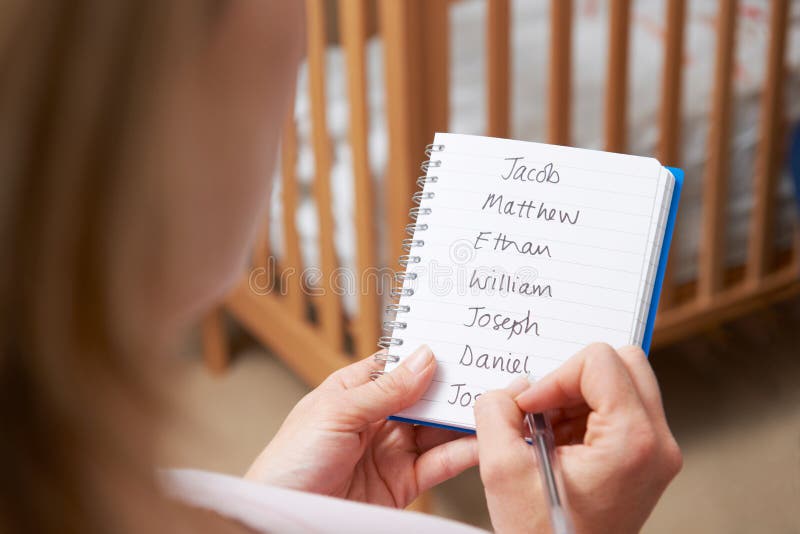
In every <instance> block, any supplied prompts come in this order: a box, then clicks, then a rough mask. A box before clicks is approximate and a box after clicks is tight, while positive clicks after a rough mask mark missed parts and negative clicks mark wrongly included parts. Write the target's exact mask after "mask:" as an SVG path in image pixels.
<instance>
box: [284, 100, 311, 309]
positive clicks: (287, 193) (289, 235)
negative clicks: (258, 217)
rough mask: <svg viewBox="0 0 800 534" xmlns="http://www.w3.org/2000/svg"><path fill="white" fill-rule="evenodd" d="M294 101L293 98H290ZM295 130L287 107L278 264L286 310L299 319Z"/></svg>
mask: <svg viewBox="0 0 800 534" xmlns="http://www.w3.org/2000/svg"><path fill="white" fill-rule="evenodd" d="M292 102H294V99H292ZM296 167H297V132H296V130H295V124H294V107H293V106H292V109H290V110H289V113H288V114H287V116H286V122H285V123H284V126H283V137H282V139H281V208H282V214H281V215H282V223H283V242H284V254H285V257H284V259H283V265H281V267H282V269H281V284H283V287H282V288H281V289H282V291H283V292H284V295H285V296H284V299H285V303H286V310H287V312H288V313H289V315H290V316H291V317H293V318H295V319H302V318H303V315H304V312H305V310H304V309H303V308H304V302H305V299H304V296H303V280H302V274H301V273H302V272H303V260H302V258H301V256H300V237H299V236H298V234H297V225H296V223H295V215H296V214H297V203H298V202H297V198H298V192H297V172H296Z"/></svg>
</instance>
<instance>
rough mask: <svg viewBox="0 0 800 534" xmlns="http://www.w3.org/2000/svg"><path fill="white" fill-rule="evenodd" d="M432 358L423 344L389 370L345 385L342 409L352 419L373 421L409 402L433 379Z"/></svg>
mask: <svg viewBox="0 0 800 534" xmlns="http://www.w3.org/2000/svg"><path fill="white" fill-rule="evenodd" d="M435 370H436V360H435V359H434V357H433V353H432V352H431V349H430V347H428V346H427V345H423V346H421V347H419V348H418V349H417V350H415V351H414V352H412V353H411V354H410V355H409V356H407V357H406V358H405V359H404V360H403V362H402V363H401V365H400V366H399V367H396V368H395V369H393V370H392V372H391V373H386V374H384V375H381V376H380V377H379V378H378V379H377V380H372V381H369V382H367V383H366V384H362V385H360V386H357V387H354V388H352V389H348V390H346V391H345V395H344V399H343V400H344V409H345V410H346V412H347V415H349V416H350V417H352V418H353V420H354V421H355V422H356V423H360V424H365V423H373V422H375V421H379V420H381V419H384V418H386V417H388V416H390V415H392V414H394V413H397V412H400V411H402V410H404V409H405V408H408V407H409V406H411V405H413V404H414V403H415V402H417V401H418V400H419V398H420V397H422V394H423V393H425V390H426V389H428V386H429V385H430V383H431V380H432V379H433V373H434V371H435Z"/></svg>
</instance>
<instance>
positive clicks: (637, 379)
mask: <svg viewBox="0 0 800 534" xmlns="http://www.w3.org/2000/svg"><path fill="white" fill-rule="evenodd" d="M617 353H618V354H619V357H620V358H621V359H622V362H623V363H624V364H625V366H626V367H627V368H628V374H629V375H630V377H631V380H632V381H633V385H634V387H636V390H637V392H638V393H639V398H641V399H642V403H643V404H644V407H645V410H647V413H648V414H649V415H650V417H651V418H652V419H653V420H654V421H659V423H660V422H663V423H664V424H666V417H665V416H664V405H663V403H662V402H661V390H660V388H659V387H658V380H656V375H655V373H654V372H653V368H652V367H651V366H650V362H648V361H647V356H646V355H645V353H644V351H643V350H642V349H641V348H639V347H635V346H633V345H628V346H626V347H622V348H620V349H618V350H617Z"/></svg>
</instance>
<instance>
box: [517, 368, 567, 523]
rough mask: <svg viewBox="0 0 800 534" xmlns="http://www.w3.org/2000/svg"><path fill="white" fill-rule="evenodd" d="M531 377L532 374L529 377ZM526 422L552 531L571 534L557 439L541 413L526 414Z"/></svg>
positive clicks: (530, 378) (547, 419) (545, 416)
mask: <svg viewBox="0 0 800 534" xmlns="http://www.w3.org/2000/svg"><path fill="white" fill-rule="evenodd" d="M528 379H529V380H531V381H532V380H533V379H532V377H530V376H529V377H528ZM525 422H526V423H527V425H528V429H529V430H530V433H531V445H532V446H533V447H534V449H535V450H536V458H537V459H538V461H539V473H540V474H541V476H542V488H543V490H544V494H545V498H546V499H547V505H548V510H549V512H550V525H551V526H552V529H553V534H574V532H575V529H574V527H573V525H572V520H571V519H570V516H569V511H568V509H567V502H566V493H565V492H564V480H563V478H562V476H561V469H560V466H559V465H558V458H557V457H556V442H555V436H554V435H553V427H552V426H551V425H550V420H549V418H548V417H547V415H546V414H544V413H528V414H525Z"/></svg>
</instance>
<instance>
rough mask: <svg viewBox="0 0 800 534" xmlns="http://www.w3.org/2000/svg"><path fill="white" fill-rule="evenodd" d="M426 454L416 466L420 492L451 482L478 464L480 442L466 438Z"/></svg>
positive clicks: (439, 446) (433, 449)
mask: <svg viewBox="0 0 800 534" xmlns="http://www.w3.org/2000/svg"><path fill="white" fill-rule="evenodd" d="M461 436H462V437H461V438H458V439H455V440H452V441H448V442H447V443H443V444H441V445H437V446H436V447H433V448H432V449H430V450H428V451H426V452H424V453H423V454H422V455H420V457H419V458H417V461H416V462H415V464H414V472H415V474H416V477H417V487H418V488H419V491H420V492H423V491H425V490H428V489H430V488H432V487H433V486H436V485H438V484H441V483H442V482H444V481H445V480H450V479H451V478H453V477H454V476H456V475H458V474H460V473H461V472H463V471H464V470H465V469H467V468H470V467H472V466H474V465H476V464H477V463H478V441H477V439H476V438H475V436H464V434H461Z"/></svg>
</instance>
